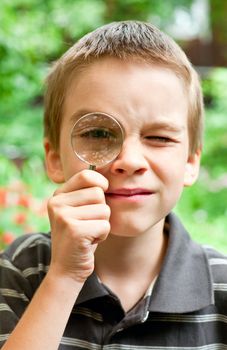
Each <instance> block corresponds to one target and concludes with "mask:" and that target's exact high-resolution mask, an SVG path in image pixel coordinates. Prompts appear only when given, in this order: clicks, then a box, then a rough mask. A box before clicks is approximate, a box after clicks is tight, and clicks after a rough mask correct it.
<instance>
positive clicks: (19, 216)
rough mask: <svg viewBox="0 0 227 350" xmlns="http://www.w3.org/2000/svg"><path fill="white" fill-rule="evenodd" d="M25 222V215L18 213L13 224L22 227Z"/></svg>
mask: <svg viewBox="0 0 227 350" xmlns="http://www.w3.org/2000/svg"><path fill="white" fill-rule="evenodd" d="M26 221H27V214H25V213H18V214H16V215H15V217H14V222H15V223H16V224H18V225H23V224H25V223H26Z"/></svg>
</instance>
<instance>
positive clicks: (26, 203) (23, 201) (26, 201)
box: [17, 194, 30, 208]
mask: <svg viewBox="0 0 227 350" xmlns="http://www.w3.org/2000/svg"><path fill="white" fill-rule="evenodd" d="M17 204H18V205H20V206H22V207H24V208H29V207H30V198H29V196H27V195H24V194H21V195H20V196H19V198H18V202H17Z"/></svg>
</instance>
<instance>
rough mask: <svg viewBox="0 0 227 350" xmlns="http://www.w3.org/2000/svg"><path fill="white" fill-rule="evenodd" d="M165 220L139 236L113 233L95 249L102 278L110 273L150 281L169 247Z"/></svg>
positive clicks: (99, 273) (158, 269) (97, 270)
mask: <svg viewBox="0 0 227 350" xmlns="http://www.w3.org/2000/svg"><path fill="white" fill-rule="evenodd" d="M163 226H164V221H163V222H160V223H158V224H157V225H156V226H155V227H153V228H152V229H150V230H148V231H147V232H144V233H142V234H140V235H139V236H137V237H128V236H123V235H121V236H120V235H116V234H110V235H109V236H108V238H107V239H106V241H104V242H103V243H101V244H100V245H99V246H98V248H97V250H96V252H95V265H96V272H97V274H98V276H99V277H100V279H101V280H103V282H105V280H106V279H107V278H108V276H117V277H118V278H119V279H120V278H122V279H123V278H124V277H125V278H126V279H129V278H130V277H131V278H133V279H134V278H135V277H136V276H141V269H142V271H143V276H144V278H147V279H148V278H149V276H150V281H151V280H152V279H153V278H154V277H155V276H156V275H157V274H158V273H159V271H160V268H161V265H162V262H163V258H164V256H165V252H166V247H167V235H165V234H164V232H163Z"/></svg>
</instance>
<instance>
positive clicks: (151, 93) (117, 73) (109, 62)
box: [63, 57, 188, 123]
mask: <svg viewBox="0 0 227 350" xmlns="http://www.w3.org/2000/svg"><path fill="white" fill-rule="evenodd" d="M187 105H188V103H187V98H186V93H185V88H184V84H183V82H182V80H181V79H180V78H179V77H178V76H177V75H176V74H175V73H174V72H173V71H172V70H170V69H168V68H166V67H163V66H159V65H154V64H148V63H144V62H143V63H142V62H134V61H133V62H129V61H122V60H119V59H117V58H109V57H108V58H103V59H100V60H97V61H95V62H93V63H91V64H90V65H88V66H87V67H86V68H85V69H83V71H81V72H80V73H78V74H75V76H74V77H73V79H72V81H71V83H70V84H69V87H68V91H67V95H66V99H65V105H64V113H63V114H64V119H65V118H66V119H67V120H68V121H69V122H70V123H74V122H75V121H76V120H77V119H78V118H79V117H81V115H83V114H86V113H90V112H97V111H99V112H105V113H108V114H110V115H113V116H115V117H117V118H118V117H120V118H121V117H124V116H128V115H130V116H131V117H132V116H134V120H135V121H136V120H137V122H138V120H141V116H143V118H142V119H143V121H146V122H147V121H149V120H150V118H151V116H153V118H158V119H159V120H160V118H161V117H162V118H163V119H165V118H166V116H167V114H170V113H171V114H172V115H173V118H174V115H178V114H185V112H186V110H187V108H188V106H187Z"/></svg>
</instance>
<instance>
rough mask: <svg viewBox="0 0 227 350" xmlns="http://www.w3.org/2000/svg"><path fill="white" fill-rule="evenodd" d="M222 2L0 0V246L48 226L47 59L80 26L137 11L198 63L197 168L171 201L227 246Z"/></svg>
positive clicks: (190, 223)
mask: <svg viewBox="0 0 227 350" xmlns="http://www.w3.org/2000/svg"><path fill="white" fill-rule="evenodd" d="M226 4H227V2H225V1H222V0H210V1H209V0H195V1H194V0H175V1H174V0H169V1H160V0H64V1H63V0H43V1H42V0H1V3H0V215H1V216H0V248H3V247H4V246H6V245H7V244H9V243H10V242H11V241H12V240H13V239H14V238H15V237H17V236H18V235H20V234H22V233H27V232H32V231H48V230H49V224H48V219H47V213H46V199H47V198H48V197H49V196H51V194H52V192H53V191H54V189H55V186H54V185H53V184H51V183H50V182H49V180H48V179H47V177H46V175H45V168H44V162H43V149H42V133H43V131H42V113H43V107H42V104H43V82H44V78H45V75H46V73H47V70H48V67H49V65H50V63H51V62H53V61H54V60H56V59H57V58H58V57H59V56H60V55H61V54H62V53H63V52H64V51H65V50H66V49H67V48H69V47H70V45H71V44H72V43H73V42H75V40H76V39H78V38H79V37H80V36H81V35H83V34H85V33H87V32H88V31H90V30H92V29H95V28H96V27H98V26H100V25H102V24H104V23H107V22H110V21H114V20H123V19H139V20H146V21H150V22H152V23H154V24H156V25H158V26H159V27H160V28H161V29H163V30H165V31H166V32H167V33H169V34H170V35H172V36H174V37H175V39H176V40H177V41H178V42H179V44H180V45H181V46H182V47H183V48H184V50H185V51H186V52H187V54H188V55H189V57H190V59H191V60H192V63H193V64H195V66H196V69H198V71H199V73H200V75H201V78H202V85H203V91H204V100H205V106H206V130H205V146H204V154H203V158H202V166H201V173H200V178H199V181H198V182H197V184H196V185H195V186H194V187H193V188H190V189H186V190H185V192H184V194H183V197H182V199H181V201H180V203H179V204H178V206H177V208H176V212H177V213H178V214H179V215H180V217H181V218H182V220H183V222H184V224H185V226H186V228H187V229H188V230H189V231H190V233H191V235H192V236H193V237H194V238H195V239H196V240H197V241H200V242H202V243H205V244H209V245H212V246H214V247H216V248H218V249H219V250H222V251H223V252H227V229H226V228H227V166H226V160H227V152H226V150H227V117H226V114H227V70H226V68H225V66H226V62H227V49H226V45H227V37H226V36H227V25H226V19H225V13H226V11H227V6H226Z"/></svg>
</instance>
